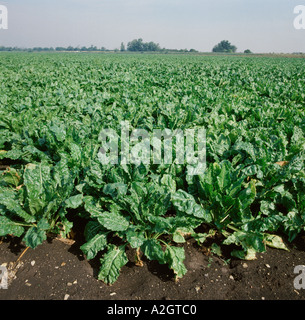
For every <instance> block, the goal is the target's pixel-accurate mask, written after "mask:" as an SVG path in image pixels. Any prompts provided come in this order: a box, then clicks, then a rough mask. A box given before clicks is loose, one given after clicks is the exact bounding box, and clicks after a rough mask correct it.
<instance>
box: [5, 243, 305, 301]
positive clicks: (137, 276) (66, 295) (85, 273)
mask: <svg viewBox="0 0 305 320" xmlns="http://www.w3.org/2000/svg"><path fill="white" fill-rule="evenodd" d="M24 249H25V247H24V246H23V245H22V244H20V243H18V241H17V240H16V239H6V240H3V241H2V243H1V244H0V265H2V264H3V263H6V264H7V266H9V263H10V262H16V261H17V259H18V257H20V255H21V253H22V252H23V251H24ZM304 249H305V240H304V237H299V239H298V241H297V243H296V244H294V245H291V246H290V251H289V252H287V251H282V250H277V249H268V250H267V252H265V253H260V254H258V255H257V259H256V260H254V261H241V260H236V259H233V258H232V259H230V260H229V261H228V260H225V259H222V258H219V257H218V256H216V255H211V254H209V255H206V254H205V253H204V251H203V250H202V248H199V247H198V246H197V245H196V243H193V242H192V241H189V242H187V243H186V244H185V251H186V260H185V264H186V267H187V269H188V272H187V274H186V275H185V276H184V278H183V279H180V280H179V282H175V281H174V280H173V279H174V278H173V274H172V272H171V271H170V270H169V269H168V267H167V266H164V265H159V264H158V263H157V262H154V261H152V262H150V261H144V266H143V267H138V266H136V265H135V264H133V263H132V262H130V263H129V264H128V265H127V266H125V267H123V268H122V272H121V275H120V277H119V280H118V281H117V282H116V283H115V284H114V285H112V286H108V285H105V284H104V283H102V282H101V281H99V280H97V272H98V259H95V260H94V261H90V262H88V261H87V260H86V259H85V257H84V256H83V254H82V252H81V251H80V249H79V243H78V242H75V243H74V244H73V245H68V244H66V243H63V242H62V241H60V240H58V239H55V238H50V239H48V241H45V242H44V243H43V244H42V245H40V246H39V247H37V248H36V249H35V250H32V249H28V250H27V251H26V252H25V253H24V255H23V256H22V257H21V258H20V259H19V265H17V267H15V268H16V269H15V272H16V278H15V279H12V280H11V282H10V283H9V286H8V289H0V299H1V300H16V299H18V300H64V299H66V300H67V299H68V300H76V299H77V300H96V299H98V300H253V299H254V300H262V299H263V300H278V299H281V300H283V299H284V300H304V299H305V290H302V289H301V290H296V289H295V288H294V278H295V277H296V275H295V274H294V267H295V266H297V265H304V264H305V250H304ZM15 266H16V264H15Z"/></svg>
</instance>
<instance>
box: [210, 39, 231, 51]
mask: <svg viewBox="0 0 305 320" xmlns="http://www.w3.org/2000/svg"><path fill="white" fill-rule="evenodd" d="M236 50H237V48H236V46H233V45H232V44H231V43H230V42H229V41H228V40H222V41H221V42H219V43H218V44H217V45H216V46H215V47H214V48H213V52H236Z"/></svg>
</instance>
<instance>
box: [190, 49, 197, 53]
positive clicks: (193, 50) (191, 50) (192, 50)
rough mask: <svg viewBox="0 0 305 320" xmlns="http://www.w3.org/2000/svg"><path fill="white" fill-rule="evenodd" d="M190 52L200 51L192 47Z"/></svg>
mask: <svg viewBox="0 0 305 320" xmlns="http://www.w3.org/2000/svg"><path fill="white" fill-rule="evenodd" d="M190 52H198V51H197V50H195V49H190Z"/></svg>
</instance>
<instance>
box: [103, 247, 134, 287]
mask: <svg viewBox="0 0 305 320" xmlns="http://www.w3.org/2000/svg"><path fill="white" fill-rule="evenodd" d="M127 262H128V258H127V255H126V253H125V246H120V247H117V246H115V245H113V244H111V245H109V246H108V251H107V253H106V254H105V255H104V257H103V258H102V259H101V267H100V271H99V274H98V279H99V280H102V281H104V282H105V283H106V284H113V283H114V282H115V281H116V280H117V279H118V277H119V275H120V270H121V268H122V267H123V266H124V265H126V264H127Z"/></svg>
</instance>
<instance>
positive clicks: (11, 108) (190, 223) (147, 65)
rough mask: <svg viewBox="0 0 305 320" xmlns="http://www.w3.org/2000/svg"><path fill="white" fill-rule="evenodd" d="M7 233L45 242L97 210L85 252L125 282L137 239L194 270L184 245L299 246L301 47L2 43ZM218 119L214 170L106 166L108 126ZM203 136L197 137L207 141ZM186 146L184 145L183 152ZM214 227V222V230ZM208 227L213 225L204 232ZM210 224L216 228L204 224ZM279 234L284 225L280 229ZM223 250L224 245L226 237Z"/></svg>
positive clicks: (2, 222)
mask: <svg viewBox="0 0 305 320" xmlns="http://www.w3.org/2000/svg"><path fill="white" fill-rule="evenodd" d="M0 61H1V64H0V170H1V171H0V236H6V235H14V236H16V237H22V239H23V240H24V242H25V244H26V245H27V246H29V247H31V248H35V247H36V246H37V245H39V244H41V243H42V242H43V241H44V240H45V239H46V238H47V234H48V233H55V234H59V233H60V234H61V235H62V236H63V237H65V236H67V235H68V234H69V232H70V231H71V228H72V227H73V224H72V222H71V220H73V219H72V218H71V216H72V215H77V216H81V217H82V218H84V219H86V221H87V223H86V228H85V234H84V236H85V240H86V241H85V243H82V244H80V245H81V249H82V251H83V252H84V254H85V255H86V257H87V259H88V260H90V259H94V258H99V259H100V271H99V275H98V278H99V279H100V280H102V281H104V282H105V283H108V284H112V283H114V282H115V281H116V280H117V279H118V277H119V275H120V270H121V268H122V267H123V266H124V265H126V264H127V263H128V258H127V248H131V249H134V250H135V252H136V254H135V255H136V257H135V260H136V262H137V264H139V265H141V263H142V262H141V260H140V256H141V254H140V253H142V254H143V255H144V256H145V258H146V259H148V260H156V261H158V262H159V263H160V264H166V265H168V267H169V268H170V269H172V270H173V272H174V274H175V276H176V279H179V278H181V277H183V276H184V275H185V274H186V272H187V269H186V267H185V265H184V260H185V252H184V247H183V245H184V243H185V242H186V241H187V239H188V238H189V237H192V238H194V239H195V240H196V241H197V243H198V245H203V244H204V243H205V242H206V240H207V239H208V238H212V241H213V237H215V234H216V233H217V234H218V235H220V237H221V239H222V240H221V241H222V245H223V246H230V248H232V250H231V254H232V256H235V257H238V258H240V259H254V258H255V255H256V253H257V252H263V251H265V250H266V246H271V247H275V248H280V249H284V250H288V248H287V246H286V245H285V243H284V241H283V239H282V237H281V236H282V235H285V237H287V239H288V241H293V240H294V239H295V238H296V237H297V235H298V234H300V232H302V231H304V227H305V212H304V209H305V195H304V190H305V168H304V160H305V114H304V103H305V101H304V99H305V93H304V92H305V73H304V68H303V61H302V59H292V58H291V59H288V58H270V57H268V58H264V57H252V56H251V57H250V56H249V57H248V56H247V57H237V56H230V57H225V56H217V57H212V56H193V55H192V56H187V55H179V56H174V55H111V54H109V55H108V54H107V55H90V54H81V55H78V54H73V55H70V54H55V53H54V54H16V53H2V54H1V55H0ZM122 121H128V122H129V123H130V132H131V131H132V130H134V129H145V130H146V131H147V132H152V131H153V130H154V129H159V130H165V129H170V130H176V129H180V130H182V131H185V130H187V129H194V128H197V129H198V128H204V129H205V130H206V149H207V150H206V159H207V163H206V170H205V172H204V173H201V174H199V175H194V176H192V175H190V171H191V170H192V167H191V166H189V165H188V164H187V163H184V164H177V163H175V162H174V161H173V163H172V164H166V163H161V164H154V163H149V164H147V163H139V164H122V163H117V164H107V165H106V164H102V163H101V162H100V161H99V150H100V147H101V143H100V132H101V131H102V130H103V129H109V128H110V129H112V130H113V131H114V132H117V133H118V134H119V133H120V130H121V122H122ZM197 143H198V141H197ZM175 153H177V150H176V149H175V148H173V154H175ZM202 226H205V228H202ZM200 230H201V231H200ZM202 230H209V231H207V232H206V233H204V232H203V231H202ZM280 235H281V236H280ZM212 251H215V252H218V253H217V254H221V253H220V250H219V247H218V246H217V245H216V244H215V243H214V245H213V246H212Z"/></svg>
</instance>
